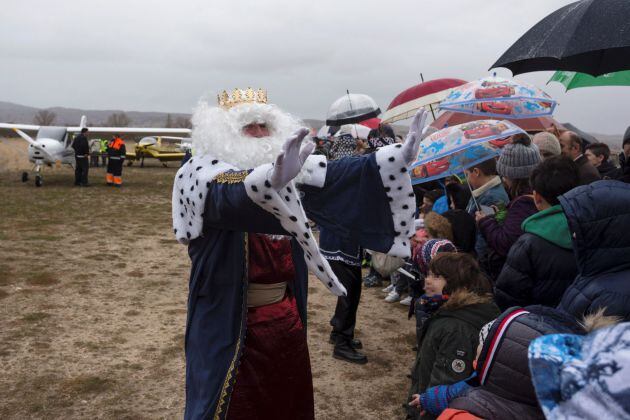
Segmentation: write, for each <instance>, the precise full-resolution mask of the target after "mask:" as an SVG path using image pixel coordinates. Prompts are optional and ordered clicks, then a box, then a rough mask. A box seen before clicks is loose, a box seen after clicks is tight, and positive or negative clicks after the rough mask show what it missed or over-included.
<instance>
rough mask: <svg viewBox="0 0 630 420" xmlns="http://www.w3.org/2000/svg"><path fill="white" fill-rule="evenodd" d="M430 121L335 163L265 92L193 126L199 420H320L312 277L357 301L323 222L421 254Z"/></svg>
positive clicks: (183, 175)
mask: <svg viewBox="0 0 630 420" xmlns="http://www.w3.org/2000/svg"><path fill="white" fill-rule="evenodd" d="M425 121H426V114H425V113H424V111H420V112H419V113H418V114H417V115H416V117H415V118H414V120H413V122H412V125H411V128H410V132H409V135H408V136H407V138H406V140H405V142H404V144H402V145H401V144H398V145H391V146H386V147H383V148H381V149H379V150H378V151H377V152H376V153H373V154H370V155H365V156H360V157H348V158H343V159H340V160H337V161H331V162H327V161H326V159H325V157H324V156H316V155H311V152H312V151H313V149H314V146H315V144H314V143H313V142H312V141H310V140H308V141H306V142H304V143H305V144H302V143H303V140H304V138H305V137H306V135H307V134H308V129H306V128H302V124H301V123H300V121H299V120H297V119H295V118H294V117H292V116H291V115H289V114H287V113H285V112H283V111H281V110H280V109H279V108H278V107H276V106H274V105H271V104H268V103H267V95H266V93H265V92H264V91H263V90H257V91H254V90H252V89H247V90H240V89H236V90H235V91H234V92H233V93H232V94H231V95H228V94H227V93H226V92H223V93H222V94H221V95H219V106H218V107H210V106H209V105H208V104H206V103H202V104H200V105H199V107H198V108H197V110H196V111H195V113H194V115H193V120H192V122H193V127H194V128H193V132H192V145H193V151H194V154H193V157H192V158H191V159H190V160H189V161H188V162H187V163H186V164H184V165H183V166H182V167H181V168H180V170H179V171H178V172H177V174H176V176H175V181H174V185H173V203H172V211H173V228H174V232H175V236H176V237H177V240H178V241H179V242H180V243H182V244H185V245H187V246H188V254H189V256H190V259H191V263H192V267H191V271H190V282H189V295H188V316H187V321H186V339H185V351H186V410H185V418H186V419H207V418H211V419H249V420H252V419H254V420H255V419H275V420H282V419H313V418H314V403H313V383H312V376H311V367H310V359H309V353H308V347H307V343H306V301H307V290H308V287H307V276H308V271H311V272H312V273H313V274H314V275H315V276H316V277H317V278H318V279H319V280H320V281H321V282H322V283H323V284H324V286H325V287H326V288H327V289H328V290H330V292H332V293H333V294H335V295H337V296H342V295H344V294H345V293H346V289H345V287H344V286H343V284H342V283H340V282H339V280H338V279H337V277H336V276H335V275H334V273H333V271H332V270H331V268H330V265H329V264H328V262H327V261H326V259H324V258H323V257H322V254H321V253H320V250H319V248H318V245H317V243H316V241H315V238H314V236H313V233H312V232H311V229H310V225H309V223H308V221H309V220H312V221H314V222H315V223H317V224H318V225H319V226H321V227H322V230H324V229H325V231H326V232H329V233H328V234H329V235H334V236H335V237H337V238H338V239H339V241H342V242H344V243H352V244H356V245H358V246H362V247H365V248H369V249H372V250H375V251H378V252H383V253H388V254H390V255H394V256H398V257H407V256H409V254H410V250H409V249H410V248H409V246H410V244H409V237H410V236H411V235H412V234H413V233H414V232H413V231H412V227H413V215H414V211H415V199H414V194H413V191H412V188H411V181H410V178H409V175H408V172H407V167H408V166H409V164H411V163H412V162H413V161H414V158H415V156H416V155H417V150H418V147H419V144H420V140H421V138H422V134H423V129H424V126H425Z"/></svg>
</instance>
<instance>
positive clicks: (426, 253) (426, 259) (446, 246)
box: [416, 239, 457, 275]
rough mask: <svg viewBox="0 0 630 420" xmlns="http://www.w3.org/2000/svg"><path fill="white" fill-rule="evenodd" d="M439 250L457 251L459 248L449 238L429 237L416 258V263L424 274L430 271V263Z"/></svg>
mask: <svg viewBox="0 0 630 420" xmlns="http://www.w3.org/2000/svg"><path fill="white" fill-rule="evenodd" d="M438 252H457V248H455V245H453V243H452V242H451V241H449V240H448V239H429V240H428V241H426V242H425V243H424V245H422V250H421V251H420V252H419V255H418V256H417V258H416V264H417V265H418V268H419V269H420V272H421V273H422V274H424V275H426V274H427V273H428V272H429V263H431V259H432V258H433V257H435V255H436V254H437V253H438Z"/></svg>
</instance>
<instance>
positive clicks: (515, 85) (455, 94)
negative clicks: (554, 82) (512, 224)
mask: <svg viewBox="0 0 630 420" xmlns="http://www.w3.org/2000/svg"><path fill="white" fill-rule="evenodd" d="M555 107H556V101H554V100H553V99H551V97H550V96H549V95H547V94H546V93H545V92H543V91H542V90H540V89H538V88H537V87H535V86H531V85H529V84H526V83H521V82H516V81H515V80H511V79H504V78H502V77H496V76H491V77H485V78H483V79H481V80H476V81H474V82H470V83H466V84H465V85H462V86H459V87H456V88H454V89H453V90H452V91H451V93H450V94H449V95H448V96H447V97H446V99H444V101H442V102H441V103H440V109H442V110H448V111H455V112H463V113H466V114H472V115H483V116H485V117H495V118H510V119H518V118H534V117H541V116H545V115H551V114H553V111H554V109H555Z"/></svg>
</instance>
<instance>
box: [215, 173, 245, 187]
mask: <svg viewBox="0 0 630 420" xmlns="http://www.w3.org/2000/svg"><path fill="white" fill-rule="evenodd" d="M247 175H249V173H248V172H247V171H239V172H222V173H220V174H219V175H217V177H216V178H214V180H215V181H216V182H217V183H218V184H238V183H240V182H243V181H245V178H246V177H247Z"/></svg>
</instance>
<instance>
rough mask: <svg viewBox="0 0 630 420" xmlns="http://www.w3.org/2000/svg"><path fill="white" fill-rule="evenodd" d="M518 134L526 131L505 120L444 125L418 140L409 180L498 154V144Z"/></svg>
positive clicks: (442, 174) (440, 175)
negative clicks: (418, 146)
mask: <svg viewBox="0 0 630 420" xmlns="http://www.w3.org/2000/svg"><path fill="white" fill-rule="evenodd" d="M518 135H527V133H526V132H525V131H523V129H521V128H519V127H518V126H516V125H515V124H513V123H511V122H509V121H506V120H503V121H498V120H478V121H471V122H467V123H464V124H459V125H455V126H452V127H446V128H444V129H442V130H440V131H437V132H435V133H433V134H431V135H430V136H428V137H427V138H425V139H424V140H422V142H421V143H420V149H419V151H418V156H417V158H416V160H415V162H414V163H413V164H411V166H410V174H411V182H412V184H422V183H425V182H429V181H433V180H436V179H441V178H445V177H447V176H451V175H458V174H461V173H462V172H463V171H464V170H465V169H468V168H470V167H472V166H475V165H477V164H479V163H481V162H484V161H486V160H489V159H493V158H495V157H497V156H498V155H499V154H500V153H501V148H502V147H503V146H504V145H505V144H506V143H507V142H509V140H510V139H511V138H512V137H513V136H518ZM473 200H474V197H473ZM477 207H478V208H479V206H477Z"/></svg>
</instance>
